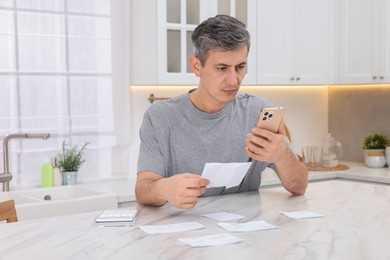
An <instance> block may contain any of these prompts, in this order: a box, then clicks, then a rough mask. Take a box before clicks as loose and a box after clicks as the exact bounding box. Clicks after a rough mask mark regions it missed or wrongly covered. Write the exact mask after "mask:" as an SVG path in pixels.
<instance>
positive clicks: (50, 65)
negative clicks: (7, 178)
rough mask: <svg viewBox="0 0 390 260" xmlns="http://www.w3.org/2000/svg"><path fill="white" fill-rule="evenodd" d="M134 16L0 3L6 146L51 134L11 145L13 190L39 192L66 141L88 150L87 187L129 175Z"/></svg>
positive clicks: (124, 7) (96, 3)
mask: <svg viewBox="0 0 390 260" xmlns="http://www.w3.org/2000/svg"><path fill="white" fill-rule="evenodd" d="M129 14H130V7H129V3H128V1H126V0H122V1H121V0H116V1H110V0H83V1H78V0H39V1H38V0H34V1H32V0H2V1H0V138H1V139H3V138H4V137H5V136H6V135H7V134H9V133H50V134H51V137H50V138H49V139H48V140H39V139H13V140H11V141H10V143H9V147H10V150H9V160H10V162H9V164H10V171H11V172H12V174H13V180H12V181H11V183H10V186H11V188H12V187H15V186H26V185H36V184H39V183H40V174H39V173H40V166H41V165H42V163H44V162H45V161H46V160H48V159H50V158H52V157H53V156H55V155H56V154H57V153H58V152H59V150H60V149H61V144H62V142H63V141H66V142H67V143H69V144H71V145H73V144H78V145H82V144H84V143H85V142H90V144H89V146H88V150H87V152H86V154H85V156H86V158H85V159H86V161H85V163H84V165H83V166H82V168H81V169H80V172H79V176H80V177H79V178H80V179H81V180H82V181H83V180H88V179H96V178H112V177H115V176H124V175H125V174H126V173H127V171H128V158H129V156H128V151H129V147H128V146H129V145H128V140H129V139H130V138H129V136H130V126H129V124H130V123H129V111H128V109H129V107H130V106H129V104H128V102H129V97H128V95H129V91H128V86H129V78H128V77H129V76H128V75H129V71H130V69H129V64H128V62H129V60H130V59H129V57H128V56H126V55H127V54H128V53H129V47H130V46H129V39H128V37H129V28H130V24H129V21H130V19H129ZM0 165H1V168H3V162H2V161H1V163H0ZM1 172H2V170H1Z"/></svg>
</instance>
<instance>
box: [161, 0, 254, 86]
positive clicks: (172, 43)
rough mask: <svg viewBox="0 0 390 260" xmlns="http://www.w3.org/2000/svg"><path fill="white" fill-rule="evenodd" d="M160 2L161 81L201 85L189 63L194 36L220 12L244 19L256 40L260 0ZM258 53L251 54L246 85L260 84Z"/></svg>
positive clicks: (164, 0)
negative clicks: (197, 28)
mask: <svg viewBox="0 0 390 260" xmlns="http://www.w3.org/2000/svg"><path fill="white" fill-rule="evenodd" d="M156 2H157V48H158V57H157V74H158V76H157V83H158V84H197V83H198V78H197V77H196V76H195V75H194V73H193V72H192V70H191V68H190V66H189V56H190V55H191V54H192V41H191V35H192V32H193V31H194V29H195V28H196V26H197V25H198V24H199V23H201V22H202V21H203V20H205V19H207V18H209V17H213V16H215V15H217V14H228V15H231V16H235V17H237V18H238V19H240V20H241V21H242V22H244V23H245V24H246V25H247V27H248V30H249V32H250V33H251V34H253V35H252V44H253V43H255V42H256V40H255V39H256V37H255V36H256V35H255V33H254V31H255V26H256V22H255V21H256V18H255V17H256V8H255V6H256V0H191V1H190V0H158V1H156ZM251 52H252V51H251ZM255 58H256V56H255V55H254V54H253V55H250V56H249V57H248V73H247V75H246V77H245V81H244V82H243V83H244V84H254V83H256V61H255Z"/></svg>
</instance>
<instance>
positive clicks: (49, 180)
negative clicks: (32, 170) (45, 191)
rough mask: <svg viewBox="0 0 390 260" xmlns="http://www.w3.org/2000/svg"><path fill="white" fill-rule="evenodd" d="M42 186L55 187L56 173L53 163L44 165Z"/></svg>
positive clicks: (42, 168)
mask: <svg viewBox="0 0 390 260" xmlns="http://www.w3.org/2000/svg"><path fill="white" fill-rule="evenodd" d="M41 186H42V187H53V186H54V173H53V166H52V165H51V163H44V164H42V167H41Z"/></svg>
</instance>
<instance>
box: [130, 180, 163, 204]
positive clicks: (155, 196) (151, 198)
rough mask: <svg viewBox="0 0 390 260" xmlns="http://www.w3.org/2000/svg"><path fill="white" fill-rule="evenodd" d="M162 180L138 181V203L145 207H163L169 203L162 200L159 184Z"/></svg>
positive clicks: (136, 194) (136, 188)
mask: <svg viewBox="0 0 390 260" xmlns="http://www.w3.org/2000/svg"><path fill="white" fill-rule="evenodd" d="M161 180H162V179H159V180H154V179H143V180H140V181H137V184H136V187H135V196H136V200H137V203H138V204H140V205H145V206H162V205H164V204H165V203H166V202H167V201H166V200H163V199H161V198H160V195H159V182H160V181H161Z"/></svg>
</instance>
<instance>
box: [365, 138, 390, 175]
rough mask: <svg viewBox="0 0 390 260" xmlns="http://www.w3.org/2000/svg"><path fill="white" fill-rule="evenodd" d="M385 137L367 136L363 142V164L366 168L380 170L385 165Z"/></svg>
mask: <svg viewBox="0 0 390 260" xmlns="http://www.w3.org/2000/svg"><path fill="white" fill-rule="evenodd" d="M387 142H388V140H387V137H386V136H385V135H383V134H380V133H375V134H369V135H367V136H366V137H365V138H364V140H363V145H362V148H363V150H364V163H365V164H366V165H367V166H368V167H372V168H382V167H384V166H385V164H386V160H385V147H386V144H387Z"/></svg>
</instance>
